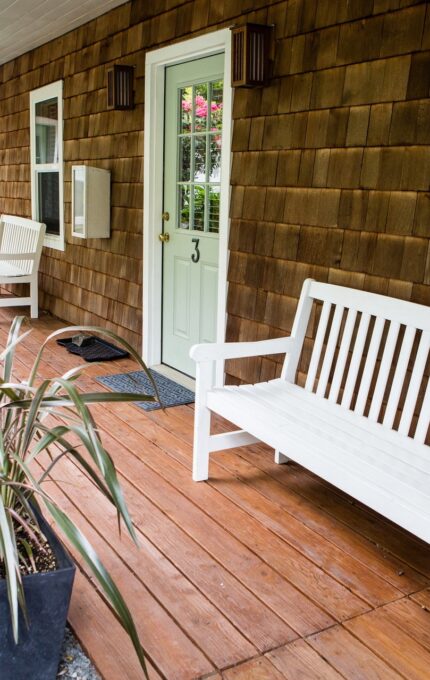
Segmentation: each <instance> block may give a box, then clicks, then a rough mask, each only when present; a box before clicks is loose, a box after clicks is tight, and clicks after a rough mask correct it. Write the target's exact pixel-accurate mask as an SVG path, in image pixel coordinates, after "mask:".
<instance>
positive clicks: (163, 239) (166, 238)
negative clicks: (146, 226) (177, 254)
mask: <svg viewBox="0 0 430 680" xmlns="http://www.w3.org/2000/svg"><path fill="white" fill-rule="evenodd" d="M158 238H159V239H160V241H161V242H162V243H167V241H170V234H169V232H167V231H165V232H164V234H158Z"/></svg>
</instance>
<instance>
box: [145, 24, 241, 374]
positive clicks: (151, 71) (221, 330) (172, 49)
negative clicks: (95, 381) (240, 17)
mask: <svg viewBox="0 0 430 680" xmlns="http://www.w3.org/2000/svg"><path fill="white" fill-rule="evenodd" d="M217 52H224V110H225V112H226V113H227V115H226V116H225V117H224V119H223V130H222V160H221V199H220V232H219V274H218V312H217V341H218V342H222V341H223V340H224V337H225V324H226V305H227V266H228V232H229V205H230V164H231V163H230V159H231V111H232V90H231V75H230V63H231V31H230V30H229V29H223V30H221V31H216V32H214V33H206V34H205V35H201V36H198V37H197V38H192V39H190V40H186V41H184V42H181V43H175V44H174V45H169V46H167V47H162V48H160V49H158V50H154V51H152V52H149V53H148V54H147V55H146V67H145V128H144V129H145V141H144V157H143V207H144V209H143V347H142V354H143V359H144V361H145V362H146V363H147V364H148V365H149V366H154V365H156V364H160V363H161V324H162V308H161V306H162V244H161V243H160V241H159V239H158V235H159V233H160V230H161V213H162V210H163V158H164V153H163V136H164V130H163V123H164V71H165V68H166V66H170V65H172V64H175V63H180V62H182V61H186V60H191V59H196V58H199V57H205V56H209V55H211V54H216V53H217ZM222 370H223V367H222V366H220V367H219V372H220V373H219V376H218V377H219V378H220V377H221V375H222Z"/></svg>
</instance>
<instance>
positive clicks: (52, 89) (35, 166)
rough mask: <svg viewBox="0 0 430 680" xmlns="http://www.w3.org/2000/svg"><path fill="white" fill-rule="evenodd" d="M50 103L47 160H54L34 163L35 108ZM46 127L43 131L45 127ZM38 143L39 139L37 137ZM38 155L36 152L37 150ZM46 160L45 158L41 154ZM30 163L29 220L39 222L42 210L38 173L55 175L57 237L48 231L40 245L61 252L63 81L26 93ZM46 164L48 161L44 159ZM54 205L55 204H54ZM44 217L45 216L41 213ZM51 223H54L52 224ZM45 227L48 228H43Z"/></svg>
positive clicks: (62, 229)
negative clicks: (52, 111)
mask: <svg viewBox="0 0 430 680" xmlns="http://www.w3.org/2000/svg"><path fill="white" fill-rule="evenodd" d="M50 99H56V100H57V119H56V120H55V119H54V118H52V119H48V121H45V122H47V123H48V122H49V120H52V123H50V124H49V125H52V126H53V127H55V129H56V135H55V140H54V142H55V148H54V150H53V152H52V153H51V154H50V158H51V159H52V158H53V159H55V162H51V163H38V162H37V158H36V140H37V128H36V126H37V125H38V124H39V125H40V116H36V106H37V104H39V103H41V102H45V101H47V100H50ZM49 125H47V127H49ZM39 139H40V135H39ZM39 151H40V149H39ZM43 155H44V156H45V158H46V154H43ZM30 160H31V209H32V217H33V219H35V220H39V221H41V222H43V221H44V220H43V214H42V212H41V210H42V209H43V208H42V206H41V205H40V184H39V183H40V178H39V175H40V174H41V173H47V172H50V173H58V233H49V227H48V229H47V233H46V235H45V241H44V245H45V246H48V247H50V248H55V249H57V250H64V198H63V183H64V172H63V81H62V80H59V81H56V82H54V83H51V84H50V85H46V86H45V87H41V88H38V89H37V90H33V91H32V92H31V93H30ZM48 160H49V158H48ZM54 205H55V202H54ZM51 206H52V203H51ZM45 215H46V213H45ZM54 222H55V220H54ZM47 226H48V225H47Z"/></svg>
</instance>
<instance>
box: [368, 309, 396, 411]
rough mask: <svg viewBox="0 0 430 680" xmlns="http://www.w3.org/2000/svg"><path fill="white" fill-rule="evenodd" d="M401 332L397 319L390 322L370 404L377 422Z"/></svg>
mask: <svg viewBox="0 0 430 680" xmlns="http://www.w3.org/2000/svg"><path fill="white" fill-rule="evenodd" d="M399 333H400V324H399V323H398V322H397V321H392V322H391V323H390V328H389V331H388V335H387V340H386V343H385V348H384V353H383V355H382V360H381V365H380V367H379V373H378V378H377V380H376V386H375V389H374V392H373V397H372V401H371V404H370V410H369V418H370V420H373V421H374V422H376V421H377V420H378V417H379V414H380V412H381V408H382V402H383V399H384V394H385V391H386V389H387V383H388V378H389V375H390V371H391V366H392V365H393V357H394V352H395V350H396V344H397V339H398V337H399Z"/></svg>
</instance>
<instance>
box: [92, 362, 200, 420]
mask: <svg viewBox="0 0 430 680" xmlns="http://www.w3.org/2000/svg"><path fill="white" fill-rule="evenodd" d="M149 370H150V372H151V375H152V377H153V378H154V380H155V384H156V385H157V388H158V391H159V393H160V399H161V403H162V405H163V406H164V408H168V407H169V406H180V405H182V404H192V403H193V402H194V392H192V391H191V390H188V389H187V388H186V387H183V386H182V385H179V384H178V383H177V382H174V380H170V378H166V376H164V375H161V373H157V371H153V370H152V368H150V369H149ZM96 380H98V381H99V382H100V383H102V385H105V386H106V387H109V388H110V389H111V390H112V391H113V392H143V393H144V394H154V389H153V387H152V385H151V382H150V380H149V378H148V376H147V375H146V374H145V372H144V371H133V372H132V373H117V374H112V375H103V376H99V377H97V378H96ZM136 406H140V408H143V409H144V410H145V411H155V410H156V409H158V408H161V407H160V404H159V403H158V402H157V401H137V402H136Z"/></svg>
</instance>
